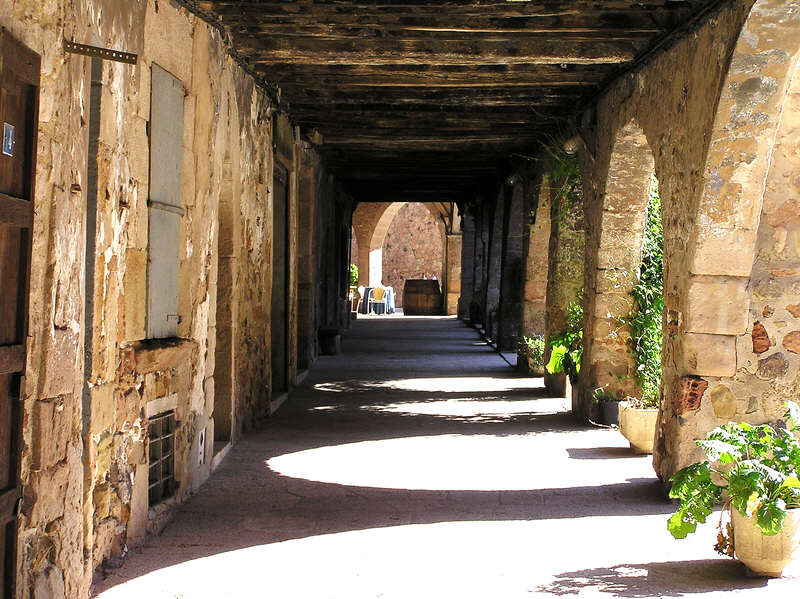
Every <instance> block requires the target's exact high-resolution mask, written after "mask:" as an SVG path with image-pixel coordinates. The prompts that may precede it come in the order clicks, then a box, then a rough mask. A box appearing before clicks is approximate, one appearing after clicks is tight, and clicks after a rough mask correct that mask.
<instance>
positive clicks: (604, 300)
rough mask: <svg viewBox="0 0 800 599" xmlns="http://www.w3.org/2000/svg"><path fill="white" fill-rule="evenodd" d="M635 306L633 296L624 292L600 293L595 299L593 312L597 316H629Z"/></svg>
mask: <svg viewBox="0 0 800 599" xmlns="http://www.w3.org/2000/svg"><path fill="white" fill-rule="evenodd" d="M632 306H633V300H632V299H631V296H630V295H628V294H623V293H598V294H596V295H595V299H594V309H593V310H592V314H594V316H595V317H597V318H612V319H613V318H618V317H621V316H627V315H628V314H629V313H630V311H631V308H632Z"/></svg>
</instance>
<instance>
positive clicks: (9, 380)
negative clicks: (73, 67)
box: [0, 29, 39, 599]
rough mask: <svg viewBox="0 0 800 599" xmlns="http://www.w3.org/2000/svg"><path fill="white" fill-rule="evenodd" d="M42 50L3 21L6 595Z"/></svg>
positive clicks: (0, 187) (1, 389)
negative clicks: (35, 49) (21, 41)
mask: <svg viewBox="0 0 800 599" xmlns="http://www.w3.org/2000/svg"><path fill="white" fill-rule="evenodd" d="M38 87H39V57H38V56H37V55H36V54H34V53H33V52H31V51H30V50H28V49H27V48H25V47H23V46H22V45H21V44H19V43H18V42H17V41H16V40H14V39H12V38H11V37H9V36H8V34H7V33H6V32H5V30H3V29H0V128H2V133H3V144H2V149H1V150H0V577H2V578H0V597H2V598H3V599H9V598H10V597H12V596H13V592H14V572H15V570H16V563H15V562H16V560H15V550H16V528H17V517H16V508H17V501H18V499H19V487H18V485H19V438H20V426H21V421H22V417H21V416H22V415H21V413H20V412H21V408H22V402H21V401H20V395H21V392H22V380H23V374H24V370H25V338H26V334H27V322H28V283H29V279H30V270H29V266H30V252H31V237H32V236H31V226H32V224H33V181H34V173H35V168H34V162H35V156H36V148H35V145H36V129H37V125H38V118H37V109H38V98H39V90H38Z"/></svg>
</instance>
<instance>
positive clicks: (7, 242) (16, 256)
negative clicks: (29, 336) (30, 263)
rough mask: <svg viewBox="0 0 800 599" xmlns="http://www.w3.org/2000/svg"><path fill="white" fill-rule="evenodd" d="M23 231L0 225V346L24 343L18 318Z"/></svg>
mask: <svg viewBox="0 0 800 599" xmlns="http://www.w3.org/2000/svg"><path fill="white" fill-rule="evenodd" d="M21 241H22V231H21V230H20V229H19V228H18V227H9V226H7V225H2V224H0V281H2V286H0V345H12V344H15V343H19V342H20V341H22V339H20V335H19V328H20V327H19V322H18V318H17V312H18V309H19V306H18V303H19V302H18V293H17V289H18V288H19V279H20V261H21V256H20V254H21V247H20V244H21Z"/></svg>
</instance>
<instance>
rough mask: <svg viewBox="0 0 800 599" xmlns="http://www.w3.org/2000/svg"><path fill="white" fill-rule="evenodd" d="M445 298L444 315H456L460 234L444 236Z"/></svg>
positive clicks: (459, 286) (458, 295) (459, 275)
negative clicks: (445, 242)
mask: <svg viewBox="0 0 800 599" xmlns="http://www.w3.org/2000/svg"><path fill="white" fill-rule="evenodd" d="M446 239H447V248H446V259H445V260H446V262H447V264H446V267H447V270H446V272H447V275H446V279H445V280H446V281H447V297H446V298H445V314H447V315H448V316H449V315H453V314H458V302H459V298H460V296H461V244H462V238H461V233H448V234H447V236H446Z"/></svg>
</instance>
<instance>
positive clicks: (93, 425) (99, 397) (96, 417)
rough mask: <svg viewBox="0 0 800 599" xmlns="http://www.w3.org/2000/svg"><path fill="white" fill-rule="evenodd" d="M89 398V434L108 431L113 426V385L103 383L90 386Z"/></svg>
mask: <svg viewBox="0 0 800 599" xmlns="http://www.w3.org/2000/svg"><path fill="white" fill-rule="evenodd" d="M90 398H91V417H90V419H89V434H90V435H93V436H94V435H100V434H101V433H104V432H110V431H111V428H112V427H113V426H114V408H115V405H114V385H113V384H103V385H98V386H95V387H92V389H91V390H90Z"/></svg>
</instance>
